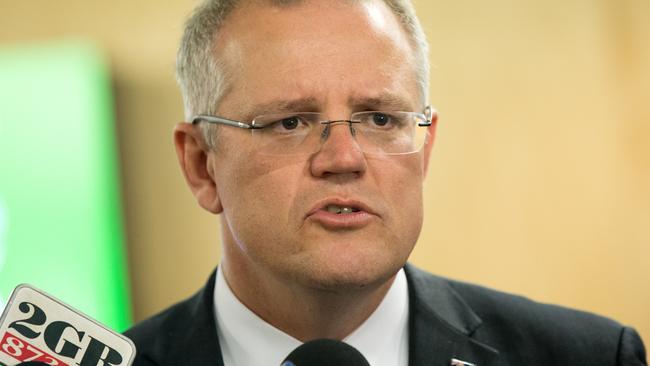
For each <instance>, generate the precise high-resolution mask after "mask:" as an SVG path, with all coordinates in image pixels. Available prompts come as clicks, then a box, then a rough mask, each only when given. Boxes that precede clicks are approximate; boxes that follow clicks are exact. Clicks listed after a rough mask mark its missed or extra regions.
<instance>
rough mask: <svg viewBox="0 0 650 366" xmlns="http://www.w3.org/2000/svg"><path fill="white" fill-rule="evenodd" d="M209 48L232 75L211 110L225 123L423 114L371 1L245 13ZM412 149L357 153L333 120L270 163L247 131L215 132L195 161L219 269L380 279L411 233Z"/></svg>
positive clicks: (414, 212) (410, 74)
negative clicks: (305, 144) (205, 187)
mask: <svg viewBox="0 0 650 366" xmlns="http://www.w3.org/2000/svg"><path fill="white" fill-rule="evenodd" d="M216 50H217V53H218V54H219V55H220V60H221V61H222V62H224V63H225V68H226V71H227V72H228V73H229V74H230V75H231V76H232V83H231V84H230V88H229V89H228V91H227V92H226V95H225V96H224V98H223V99H222V102H221V103H220V105H219V110H218V115H220V116H223V117H226V118H231V119H236V120H241V121H246V122H248V121H251V120H252V119H253V118H254V117H256V116H257V115H260V114H269V113H278V112H285V111H286V109H290V111H295V112H322V113H325V114H326V115H327V116H328V117H329V119H331V120H338V119H348V118H349V117H350V114H351V113H353V112H358V111H366V110H402V111H416V112H421V111H422V109H423V104H422V103H421V100H420V96H419V94H418V88H417V84H416V79H415V76H416V75H415V72H414V70H415V67H414V60H413V54H412V50H411V48H410V46H409V43H408V40H407V38H406V35H405V34H404V32H403V31H402V29H401V28H400V25H399V24H398V21H397V20H396V19H395V17H394V15H393V14H392V13H391V11H390V10H389V9H388V8H387V7H386V6H385V5H384V4H383V3H382V2H381V1H367V2H361V3H358V4H356V5H355V4H353V2H345V1H342V2H340V1H336V2H334V1H305V2H303V3H302V4H299V5H291V6H286V7H282V8H278V7H273V6H269V5H259V4H258V5H243V6H242V7H240V8H238V9H237V10H235V11H234V12H233V13H232V14H231V15H230V16H229V17H228V19H227V20H226V23H225V24H224V26H223V27H222V29H221V30H220V36H219V38H218V39H217V46H216ZM424 150H425V151H426V153H425V152H420V153H414V154H407V155H392V156H389V155H384V156H370V155H364V153H363V152H361V151H360V150H359V147H358V145H356V142H355V140H354V137H353V136H352V135H351V134H350V129H349V128H348V126H347V124H340V125H334V126H332V130H331V133H330V135H329V137H328V138H327V140H325V142H323V143H322V145H321V148H320V150H319V151H318V152H316V153H314V154H312V155H309V156H305V155H302V156H291V155H289V156H269V155H261V154H258V153H257V152H256V150H255V147H254V145H253V144H252V139H251V132H250V131H249V130H244V129H238V128H231V127H222V128H220V130H219V137H218V138H217V148H216V149H215V151H214V152H211V153H210V154H209V158H208V162H207V164H208V166H209V170H210V171H211V176H212V179H213V180H214V182H215V186H216V190H217V194H218V198H219V200H220V203H221V206H222V207H223V213H222V220H223V231H224V233H223V239H224V242H223V245H224V254H223V255H224V258H223V260H224V267H226V268H227V267H232V268H233V269H234V270H236V271H246V272H247V273H249V274H250V273H256V274H257V275H258V276H260V277H267V276H268V278H273V279H274V280H279V281H283V282H286V283H294V284H295V283H300V284H302V285H304V286H308V287H310V288H316V289H327V290H329V289H334V288H336V289H345V288H349V289H353V288H360V287H365V286H375V285H379V284H382V283H385V281H386V280H388V279H389V278H391V276H393V275H394V274H395V273H396V272H397V270H398V269H399V268H400V267H401V266H402V265H403V264H404V263H405V262H406V260H407V257H408V256H409V254H410V252H411V250H412V248H413V246H414V244H415V242H416V240H417V237H418V235H419V232H420V228H421V224H422V196H421V195H422V181H423V178H424V171H425V161H426V159H427V157H428V156H425V155H428V149H427V148H425V149H424ZM328 206H329V208H330V209H331V208H332V206H345V207H350V208H354V209H355V211H356V210H358V212H353V213H351V214H345V213H343V214H336V213H331V212H328V210H327V209H328Z"/></svg>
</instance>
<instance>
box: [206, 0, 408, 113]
mask: <svg viewBox="0 0 650 366" xmlns="http://www.w3.org/2000/svg"><path fill="white" fill-rule="evenodd" d="M214 51H215V54H216V57H217V59H219V61H220V63H221V64H222V66H223V68H224V69H225V70H224V71H225V72H226V74H227V75H228V79H229V84H230V85H229V86H230V88H229V89H230V90H229V92H228V93H227V95H226V96H225V98H224V100H223V102H224V103H227V100H228V99H233V98H242V99H241V100H240V101H239V102H242V101H252V102H263V100H262V99H265V98H267V97H268V98H270V97H271V96H268V95H267V96H265V95H264V94H265V93H273V91H275V92H276V94H277V92H280V93H283V94H285V95H287V98H289V99H296V98H316V99H318V98H326V97H327V96H328V95H330V93H332V92H334V91H336V92H337V93H342V94H347V98H348V99H350V95H351V94H358V93H359V91H363V90H366V89H367V90H375V91H376V93H381V94H387V93H393V94H398V93H403V94H404V93H406V94H410V93H411V92H412V91H413V90H410V89H415V88H416V87H415V84H416V83H415V62H414V57H413V50H412V48H411V46H410V44H409V41H408V37H407V35H406V33H405V32H404V31H403V29H402V27H401V25H400V23H399V20H398V19H397V18H396V16H395V15H394V14H393V13H392V11H391V10H390V9H389V8H388V6H387V5H386V4H385V3H384V2H383V1H381V0H366V1H346V0H343V1H331V0H325V1H318V0H304V1H285V2H282V4H279V3H273V2H268V1H267V2H264V1H250V2H245V3H243V4H241V5H240V6H239V7H237V8H236V9H234V10H233V12H232V13H231V14H230V15H229V17H228V18H227V20H226V21H225V22H224V24H223V26H222V28H221V29H220V31H219V32H218V35H217V38H216V39H215V48H214ZM407 84H408V85H407ZM406 89H409V90H406ZM244 91H245V93H244ZM290 94H294V95H292V96H289V95H290ZM315 94H318V95H315ZM274 97H275V98H277V95H275V96H274ZM368 97H372V96H368ZM268 98H267V99H268Z"/></svg>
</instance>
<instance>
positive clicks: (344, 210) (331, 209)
mask: <svg viewBox="0 0 650 366" xmlns="http://www.w3.org/2000/svg"><path fill="white" fill-rule="evenodd" d="M326 209H327V212H330V213H335V214H349V213H353V212H358V211H359V210H357V209H356V208H352V207H341V206H336V205H329V206H327V208H326Z"/></svg>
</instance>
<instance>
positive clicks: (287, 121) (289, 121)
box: [279, 117, 300, 130]
mask: <svg viewBox="0 0 650 366" xmlns="http://www.w3.org/2000/svg"><path fill="white" fill-rule="evenodd" d="M279 122H280V124H281V125H282V127H284V129H286V130H294V129H296V128H297V127H298V125H299V124H300V119H299V118H298V117H288V118H284V119H283V120H281V121H279Z"/></svg>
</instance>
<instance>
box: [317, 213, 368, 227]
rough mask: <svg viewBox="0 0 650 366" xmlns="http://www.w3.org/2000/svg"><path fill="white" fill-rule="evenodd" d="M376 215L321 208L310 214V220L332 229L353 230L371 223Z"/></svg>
mask: <svg viewBox="0 0 650 366" xmlns="http://www.w3.org/2000/svg"><path fill="white" fill-rule="evenodd" d="M374 217H375V216H374V215H372V214H369V213H368V212H365V211H357V212H352V213H347V214H336V213H332V212H329V211H325V210H319V211H316V212H314V213H313V214H311V215H309V217H308V220H311V221H315V222H317V223H319V224H321V225H322V226H323V227H325V228H326V229H330V230H344V229H347V230H352V229H359V228H362V227H364V226H366V225H368V224H370V222H371V221H372V220H373V218H374Z"/></svg>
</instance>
